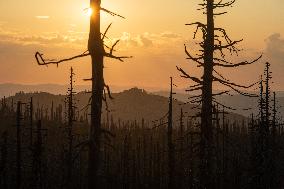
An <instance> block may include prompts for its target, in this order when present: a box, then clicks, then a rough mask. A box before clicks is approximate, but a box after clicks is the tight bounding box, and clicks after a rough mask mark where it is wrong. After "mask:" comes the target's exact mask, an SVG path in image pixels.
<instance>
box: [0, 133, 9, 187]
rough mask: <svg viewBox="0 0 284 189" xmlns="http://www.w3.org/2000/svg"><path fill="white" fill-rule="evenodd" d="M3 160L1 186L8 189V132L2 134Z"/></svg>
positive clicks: (0, 162)
mask: <svg viewBox="0 0 284 189" xmlns="http://www.w3.org/2000/svg"><path fill="white" fill-rule="evenodd" d="M2 139H3V141H2V144H1V161H0V186H1V188H2V187H3V188H4V189H6V188H7V187H8V186H7V157H8V133H7V131H4V132H3V134H2Z"/></svg>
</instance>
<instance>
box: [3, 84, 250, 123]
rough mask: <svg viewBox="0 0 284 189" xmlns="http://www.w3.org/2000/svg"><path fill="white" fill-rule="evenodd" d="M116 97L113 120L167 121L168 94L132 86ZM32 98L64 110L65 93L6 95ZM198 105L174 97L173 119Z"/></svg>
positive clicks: (80, 97)
mask: <svg viewBox="0 0 284 189" xmlns="http://www.w3.org/2000/svg"><path fill="white" fill-rule="evenodd" d="M112 96H113V97H114V99H113V100H110V99H108V108H109V110H110V113H109V116H111V117H112V118H113V119H114V121H118V120H121V121H135V120H136V121H141V120H142V119H144V120H145V121H147V122H148V123H152V121H154V120H159V119H160V118H164V119H163V120H164V121H166V119H167V117H166V114H167V112H168V97H163V96H159V95H155V94H151V93H148V92H146V91H145V90H143V89H138V88H132V89H129V90H124V91H123V92H120V93H113V94H112ZM30 97H33V101H34V107H35V108H42V109H43V110H47V111H46V112H48V113H49V112H50V111H49V110H48V109H50V108H51V104H52V103H53V105H54V108H55V107H57V106H59V104H61V105H62V106H63V109H64V99H65V95H54V94H49V93H44V92H40V93H23V92H21V93H17V94H16V95H15V96H12V97H9V98H7V101H8V103H11V100H12V99H13V102H14V103H15V102H16V101H22V102H29V100H30ZM75 99H76V106H77V107H78V109H79V110H82V109H83V108H84V107H86V105H87V104H88V102H89V99H90V94H89V93H84V92H80V93H78V94H76V95H75ZM193 107H195V105H192V104H184V103H182V102H181V101H178V100H175V101H174V102H173V120H174V122H175V123H176V124H178V123H179V118H180V112H181V108H182V109H183V112H184V114H185V117H184V120H187V119H188V118H189V117H190V116H193V115H196V113H197V111H198V110H197V109H193ZM105 108H106V107H105V105H104V107H103V120H106V119H107V111H106V109H105ZM226 116H227V118H228V119H229V120H230V121H232V122H233V121H239V122H241V121H243V120H247V118H246V117H244V116H241V115H238V114H228V115H226Z"/></svg>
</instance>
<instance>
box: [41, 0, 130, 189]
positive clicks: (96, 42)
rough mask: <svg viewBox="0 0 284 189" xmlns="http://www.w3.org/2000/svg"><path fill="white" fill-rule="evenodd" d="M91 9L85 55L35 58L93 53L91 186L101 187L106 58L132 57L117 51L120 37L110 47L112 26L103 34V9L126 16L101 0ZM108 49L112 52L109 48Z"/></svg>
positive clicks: (46, 62) (94, 1)
mask: <svg viewBox="0 0 284 189" xmlns="http://www.w3.org/2000/svg"><path fill="white" fill-rule="evenodd" d="M90 8H91V9H92V10H93V13H92V15H91V17H90V32H89V41H88V50H87V51H85V52H84V53H83V54H80V55H77V56H73V57H70V58H66V59H62V60H51V61H50V60H48V59H45V58H44V57H43V54H41V53H39V52H36V53H35V58H36V60H37V63H38V64H39V65H49V64H55V65H57V66H58V65H59V64H61V63H63V62H67V61H70V60H74V59H77V58H82V57H86V56H91V60H92V78H91V79H88V80H90V81H92V92H91V93H92V94H91V125H90V133H89V142H88V146H89V169H88V176H89V178H88V180H89V183H88V186H89V188H99V180H100V179H99V169H100V165H101V160H100V159H101V158H100V156H101V154H100V147H101V134H108V133H109V132H106V131H105V130H103V129H102V128H101V113H102V101H103V100H104V99H106V98H105V97H106V93H108V94H109V95H110V90H109V87H108V86H107V85H106V84H105V82H104V72H103V68H104V57H108V58H113V59H117V60H119V61H121V62H123V60H124V59H125V58H130V57H128V56H115V55H114V54H113V52H114V51H115V50H114V48H115V47H116V46H117V44H118V42H119V40H117V41H116V42H115V43H114V44H113V45H112V46H111V47H108V46H107V45H106V44H105V43H104V40H105V39H106V38H107V37H106V34H107V32H108V30H109V28H110V26H111V24H110V25H109V26H108V27H107V29H106V30H105V32H104V33H101V28H100V22H101V17H100V11H104V12H106V13H108V14H110V15H112V16H118V17H121V18H124V17H122V16H120V15H118V14H116V13H114V12H111V11H109V10H107V9H105V8H102V7H101V0H90ZM105 49H108V52H107V51H106V50H105Z"/></svg>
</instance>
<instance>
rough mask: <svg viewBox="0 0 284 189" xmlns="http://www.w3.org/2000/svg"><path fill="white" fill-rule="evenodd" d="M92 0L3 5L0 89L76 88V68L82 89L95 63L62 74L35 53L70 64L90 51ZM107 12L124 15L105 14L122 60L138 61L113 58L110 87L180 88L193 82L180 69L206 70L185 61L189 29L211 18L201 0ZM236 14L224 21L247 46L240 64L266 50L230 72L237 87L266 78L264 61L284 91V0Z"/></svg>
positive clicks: (119, 3)
mask: <svg viewBox="0 0 284 189" xmlns="http://www.w3.org/2000/svg"><path fill="white" fill-rule="evenodd" d="M88 2H89V1H87V0H83V1H82V0H71V1H70V0H68V1H67V0H60V1H58V0H25V1H18V0H1V1H0V83H5V82H14V83H29V84H31V83H32V84H33V83H60V84H65V83H67V82H68V72H69V68H70V66H73V67H74V70H75V72H76V73H77V75H76V77H77V83H79V84H86V83H85V82H83V81H82V79H84V78H89V77H90V61H89V58H84V59H80V60H77V61H73V62H70V63H67V64H65V65H62V66H60V67H59V68H56V66H49V67H40V66H37V65H36V62H35V60H34V52H35V51H38V50H39V51H41V52H44V54H45V55H46V56H48V57H50V58H56V57H58V58H60V57H61V58H63V57H68V56H71V55H76V54H79V53H82V52H84V51H85V50H86V45H87V44H86V43H87V37H88V29H89V28H88V27H89V26H88V22H89V21H88V19H89V18H88V15H87V14H86V13H85V12H84V9H85V8H87V7H88ZM102 2H103V7H104V8H107V9H110V10H111V11H114V12H117V13H119V14H122V15H124V16H125V17H126V18H127V19H126V20H123V19H120V18H114V17H112V16H109V15H106V14H104V13H103V17H102V19H103V21H102V23H103V26H102V29H104V28H105V27H106V26H107V25H108V24H109V23H110V22H113V26H112V28H111V31H110V34H109V37H111V38H112V39H118V38H120V39H121V40H122V43H121V44H120V46H119V51H118V52H117V53H118V54H121V55H133V56H134V58H132V59H130V60H127V61H126V62H124V63H121V62H117V61H114V60H108V59H107V60H106V70H105V71H106V81H107V82H108V83H109V84H112V85H117V86H125V87H131V86H139V87H144V88H149V87H153V88H157V89H159V88H166V87H167V85H168V80H169V79H168V78H169V77H170V76H174V78H175V81H176V83H178V85H179V86H180V87H184V86H186V85H187V84H188V83H187V82H186V81H184V80H182V79H180V78H179V75H178V72H177V71H176V69H175V66H176V65H179V66H182V67H184V68H185V69H186V70H188V71H190V73H192V74H194V75H198V74H200V72H199V71H198V69H196V68H195V67H194V66H192V63H189V62H187V61H186V60H185V54H184V51H183V44H184V43H187V44H188V45H190V49H191V50H192V51H195V50H196V49H195V48H196V47H195V46H194V45H193V44H194V41H193V40H192V33H193V31H194V30H193V29H194V28H190V27H188V26H185V25H184V24H185V23H190V22H194V21H198V20H204V18H203V15H202V13H201V12H199V11H196V9H197V3H198V2H201V0H179V1H177V2H176V1H174V3H173V1H171V0H154V1H153V0H143V1H135V0H102ZM227 10H228V11H229V14H227V15H225V16H222V17H218V19H217V20H216V23H217V25H219V26H224V27H225V28H226V29H227V30H228V33H229V34H230V35H231V36H232V37H233V38H235V39H239V38H244V43H242V45H241V46H240V47H241V48H243V49H245V50H246V51H244V52H242V53H241V54H240V56H239V57H237V58H236V57H233V60H235V61H237V60H241V59H242V58H248V59H252V58H253V57H255V56H257V55H258V54H260V53H261V52H262V53H264V54H265V58H264V59H263V60H262V61H261V62H260V64H258V65H255V66H249V67H248V68H247V69H242V70H240V71H237V70H233V71H228V70H222V73H224V75H228V76H230V77H231V78H232V79H233V80H234V81H239V82H247V81H248V80H251V81H255V80H256V79H257V78H258V76H259V75H260V74H261V73H262V70H263V67H264V66H263V63H264V62H265V61H266V60H270V62H271V63H272V68H273V72H274V82H275V87H276V88H277V89H282V90H284V83H283V81H284V74H282V73H283V72H284V66H283V65H282V64H284V62H282V60H284V12H283V11H282V10H284V1H283V0H249V1H248V0H237V3H236V4H235V6H234V7H233V8H230V9H227Z"/></svg>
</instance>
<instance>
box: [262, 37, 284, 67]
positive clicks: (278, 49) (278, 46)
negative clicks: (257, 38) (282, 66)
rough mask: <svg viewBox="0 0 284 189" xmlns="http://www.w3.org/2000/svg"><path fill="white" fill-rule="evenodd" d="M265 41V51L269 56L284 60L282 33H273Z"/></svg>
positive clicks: (280, 60)
mask: <svg viewBox="0 0 284 189" xmlns="http://www.w3.org/2000/svg"><path fill="white" fill-rule="evenodd" d="M265 42H266V48H265V53H266V55H267V56H268V58H269V59H271V60H273V61H276V62H282V61H284V38H282V37H281V34H280V33H275V34H272V35H270V36H269V37H268V38H267V39H266V40H265Z"/></svg>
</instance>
